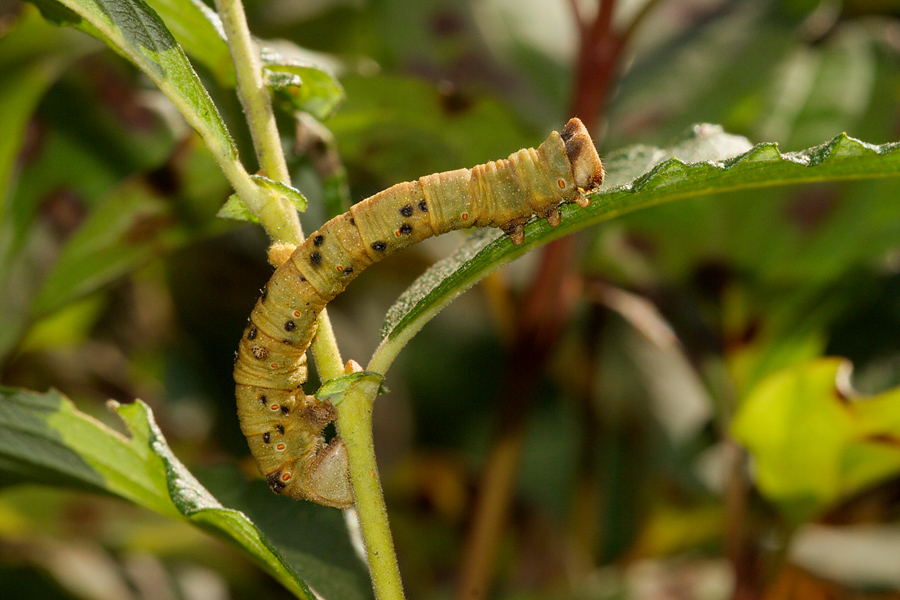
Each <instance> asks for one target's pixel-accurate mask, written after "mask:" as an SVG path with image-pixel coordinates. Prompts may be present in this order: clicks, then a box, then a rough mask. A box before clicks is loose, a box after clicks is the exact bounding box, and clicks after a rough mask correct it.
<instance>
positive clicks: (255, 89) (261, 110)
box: [216, 0, 291, 185]
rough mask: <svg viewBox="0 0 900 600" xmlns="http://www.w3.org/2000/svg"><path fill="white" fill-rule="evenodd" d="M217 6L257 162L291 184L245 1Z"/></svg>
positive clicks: (230, 0)
mask: <svg viewBox="0 0 900 600" xmlns="http://www.w3.org/2000/svg"><path fill="white" fill-rule="evenodd" d="M216 10H217V11H218V13H219V17H221V19H222V25H223V27H224V28H225V35H226V37H227V38H228V48H229V49H230V51H231V58H232V60H233V61H234V70H235V76H236V78H237V91H238V97H239V98H240V100H241V106H243V107H244V114H245V115H246V116H247V124H248V125H249V126H250V135H251V136H252V137H253V147H254V148H255V149H256V156H257V158H258V159H259V166H260V168H261V169H262V170H263V172H264V173H265V174H266V176H267V177H269V178H271V179H274V180H276V181H281V182H282V183H287V184H288V185H290V182H291V178H290V174H289V172H288V168H287V162H286V161H285V159H284V152H283V151H282V148H281V137H280V136H279V135H278V127H277V126H276V125H275V115H274V114H273V113H272V99H271V97H270V96H269V90H268V88H267V87H266V83H265V81H263V68H262V62H261V61H260V59H259V49H258V48H257V47H256V44H255V43H254V41H253V38H252V37H251V36H250V29H249V28H248V27H247V17H246V15H245V14H244V5H243V4H242V3H241V2H240V0H216Z"/></svg>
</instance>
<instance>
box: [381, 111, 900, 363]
mask: <svg viewBox="0 0 900 600" xmlns="http://www.w3.org/2000/svg"><path fill="white" fill-rule="evenodd" d="M748 145H749V143H748V142H747V141H746V140H744V139H743V138H738V137H736V136H731V135H727V134H725V133H724V132H722V130H721V128H719V127H716V126H710V125H699V126H696V127H695V128H694V129H693V134H692V137H690V138H688V139H687V140H685V141H684V142H682V143H681V144H679V145H678V146H676V147H674V148H673V149H671V150H669V151H665V150H661V149H658V148H647V147H635V148H631V149H626V150H623V151H621V152H617V153H616V154H614V155H612V156H610V157H607V159H606V160H605V164H606V169H607V172H608V174H609V176H608V180H607V183H606V184H605V189H603V190H602V191H599V192H594V193H592V194H590V195H589V197H590V199H591V205H590V206H588V207H587V208H586V209H580V208H578V207H577V205H575V204H568V205H564V206H563V207H562V208H561V210H560V212H561V214H562V223H561V224H560V225H559V226H558V227H555V228H554V227H550V225H548V224H547V222H546V221H532V222H531V223H530V224H529V225H527V226H526V229H525V241H524V243H523V244H522V245H520V246H514V245H513V244H512V242H511V241H509V240H508V239H507V238H506V237H505V236H502V235H501V234H500V233H499V231H487V230H484V231H479V232H477V233H475V234H474V235H473V236H472V237H471V239H470V240H468V241H467V242H466V243H465V244H464V245H463V246H462V247H460V249H459V250H457V252H456V253H455V254H454V255H452V256H450V257H448V258H447V259H445V260H443V261H440V262H439V263H437V264H435V265H434V266H433V267H432V268H431V269H429V270H428V271H427V272H426V273H425V274H424V275H423V276H422V277H420V278H419V279H417V280H416V282H414V283H413V285H412V286H411V287H410V288H409V289H408V290H407V292H406V293H404V294H403V296H401V298H400V299H399V300H398V301H397V303H396V304H395V305H394V306H393V307H392V308H391V310H390V311H389V312H388V315H387V316H386V318H385V322H384V326H383V328H382V335H383V338H384V339H383V340H382V344H381V346H380V347H379V349H378V351H377V353H376V354H383V355H384V357H386V359H388V360H391V359H392V358H391V357H392V356H393V355H395V354H396V353H397V352H398V351H399V348H397V347H395V346H396V345H397V344H399V345H401V346H402V345H403V344H405V340H407V339H408V338H409V337H410V336H412V335H413V334H414V333H415V332H416V331H418V330H419V329H420V328H421V327H422V326H423V325H424V323H425V322H427V321H428V320H430V319H431V318H432V317H433V316H434V315H435V314H436V313H437V312H438V311H440V310H441V309H442V308H443V307H444V306H446V305H447V304H448V303H449V302H450V301H451V300H452V299H453V298H455V297H456V296H457V295H459V294H460V293H462V292H463V291H465V290H466V289H468V288H469V287H471V286H472V285H474V284H475V283H477V282H478V281H479V280H481V279H482V278H483V277H485V276H486V275H487V274H489V273H491V272H492V271H495V270H496V269H498V268H500V267H501V266H502V265H505V264H507V263H509V262H510V261H512V260H514V259H516V258H518V257H519V256H522V255H523V254H525V253H526V252H529V251H530V250H532V249H534V248H537V247H539V246H542V245H544V244H547V243H548V242H550V241H552V240H555V239H557V238H560V237H562V236H564V235H568V234H570V233H574V232H576V231H579V230H581V229H585V228H587V227H590V226H592V225H596V224H598V223H602V222H604V221H607V220H610V219H612V218H615V217H618V216H620V215H624V214H627V213H630V212H634V211H636V210H640V209H644V208H648V207H651V206H656V205H658V204H662V203H664V202H671V201H673V200H678V199H682V198H689V197H694V196H701V195H706V194H713V193H721V192H728V191H733V190H738V189H748V188H760V187H767V186H781V185H789V184H797V183H809V182H823V181H838V180H846V179H861V178H866V177H893V176H896V175H898V174H900V152H898V151H897V150H898V149H900V144H898V143H892V144H884V145H882V146H873V145H871V144H866V143H864V142H860V141H858V140H854V139H852V138H850V137H848V136H846V135H845V134H841V135H839V136H837V137H835V138H834V139H833V140H831V141H830V142H827V143H826V144H822V145H821V146H816V147H814V148H809V149H808V150H805V151H803V152H793V153H784V154H782V153H781V152H779V150H778V147H777V145H776V144H766V143H763V144H758V145H756V146H753V147H752V148H750V149H747V150H745V148H746V147H747V146H748ZM736 151H741V153H740V154H737V155H736V156H735V153H736ZM681 156H684V157H685V158H684V159H682V158H679V157H681ZM729 157H730V158H729ZM383 360H385V359H384V358H378V359H377V361H376V360H375V359H373V363H375V362H377V363H378V364H379V366H381V364H382V361H383ZM371 364H372V363H370V367H371ZM378 370H379V371H381V370H382V369H381V368H379V369H378Z"/></svg>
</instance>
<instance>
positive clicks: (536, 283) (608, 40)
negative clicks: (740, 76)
mask: <svg viewBox="0 0 900 600" xmlns="http://www.w3.org/2000/svg"><path fill="white" fill-rule="evenodd" d="M654 3H655V2H654V1H653V0H651V2H650V4H654ZM571 5H572V12H573V16H574V18H575V20H576V21H577V24H578V30H579V32H580V46H579V52H578V62H577V65H576V69H575V77H576V82H575V96H574V98H573V102H572V114H573V115H575V116H578V117H580V118H581V120H582V121H583V122H584V124H585V126H586V127H587V128H588V129H589V130H591V131H596V129H597V125H598V124H599V123H600V122H601V121H602V119H603V115H604V113H605V109H606V106H605V102H606V99H607V96H608V93H609V89H610V82H611V81H612V80H613V78H614V77H615V76H616V75H617V73H618V64H619V61H620V59H621V56H622V50H623V48H624V47H625V42H626V41H627V40H628V39H629V38H630V36H631V33H632V32H633V31H634V24H632V25H631V26H629V27H628V29H627V30H626V32H625V33H624V34H619V33H616V32H614V31H613V30H612V17H613V14H614V12H615V5H616V3H615V0H605V1H600V3H599V5H598V7H597V14H596V16H595V18H594V20H593V21H592V22H591V23H587V22H585V21H584V17H583V15H582V13H581V11H580V9H579V6H578V4H577V1H575V0H573V2H572V3H571ZM646 13H647V11H641V13H640V14H639V15H638V18H639V19H643V17H644V16H645V15H646ZM573 243H574V240H573V239H572V238H563V239H561V240H558V241H556V242H553V243H552V244H550V245H548V246H547V247H546V248H545V249H544V252H543V255H542V258H541V266H540V269H539V271H538V273H537V275H536V276H535V279H534V280H533V282H532V284H531V286H530V288H529V290H528V291H527V293H526V296H525V299H524V301H523V304H522V309H521V312H520V314H519V317H518V320H517V321H518V322H517V327H516V336H515V338H514V340H513V343H512V348H511V351H510V364H509V368H508V371H507V372H508V376H507V383H506V385H505V386H504V390H505V394H504V397H503V399H502V402H501V407H500V414H499V422H498V425H497V433H496V435H495V438H494V440H493V443H492V446H491V450H490V451H489V454H488V457H487V460H486V464H485V468H484V474H483V476H482V478H481V482H480V486H479V490H480V492H479V497H478V500H477V503H476V507H475V515H474V518H473V524H472V530H471V531H470V534H469V539H468V541H467V544H466V550H465V554H464V555H463V564H462V566H461V572H460V585H459V597H460V598H465V599H466V600H476V599H480V598H485V597H487V595H488V591H489V587H490V585H491V581H492V579H493V574H494V568H495V558H496V551H497V548H498V546H499V543H500V538H501V536H502V533H503V531H504V528H505V525H506V515H507V514H508V512H509V506H510V504H511V502H512V494H513V487H514V484H515V478H516V473H517V471H518V466H519V460H520V458H521V454H522V445H523V443H524V433H525V429H526V426H527V424H528V417H529V414H530V411H531V407H532V405H533V403H534V400H535V390H536V389H537V387H538V386H537V383H538V378H539V376H540V373H541V372H542V370H543V366H544V363H545V362H546V359H547V357H548V356H549V354H550V350H551V349H552V347H553V345H554V343H555V342H556V340H557V338H558V337H559V335H560V333H561V332H562V331H563V330H564V329H565V325H566V323H567V322H568V320H569V317H570V315H571V312H572V309H573V308H574V306H575V304H576V302H577V299H578V295H579V290H578V288H579V281H580V280H579V278H578V275H577V274H576V273H575V272H574V270H573V269H572V264H573V262H574V258H575V250H574V246H573Z"/></svg>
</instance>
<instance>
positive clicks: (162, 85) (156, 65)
mask: <svg viewBox="0 0 900 600" xmlns="http://www.w3.org/2000/svg"><path fill="white" fill-rule="evenodd" d="M39 6H40V7H42V10H43V11H44V14H47V12H46V11H47V7H56V8H59V7H64V8H65V9H68V10H69V11H71V12H73V13H75V14H77V15H78V17H80V19H81V20H80V21H78V22H77V23H72V24H73V25H74V26H76V27H78V28H79V29H81V30H83V31H85V32H86V33H89V34H91V35H93V36H95V37H98V38H99V39H101V40H103V41H104V42H106V43H107V44H108V45H109V46H110V47H112V48H113V49H114V50H116V51H117V52H119V53H121V54H122V55H124V56H125V57H126V58H128V59H129V60H130V61H131V62H132V63H134V64H135V65H136V66H137V67H138V68H140V69H141V71H143V72H144V73H145V74H146V75H147V76H148V77H150V79H151V80H153V82H154V83H155V84H156V85H157V86H158V87H159V89H160V90H162V92H163V93H164V94H165V95H166V96H168V98H169V99H170V100H171V101H172V102H173V103H174V104H175V106H176V107H177V108H178V110H179V111H180V112H181V114H182V115H183V116H184V118H185V120H187V122H188V123H189V124H190V125H191V126H192V127H193V128H194V129H195V130H196V131H197V133H199V134H200V136H201V137H202V138H203V141H204V143H205V144H206V146H207V148H209V150H210V152H212V154H213V156H215V157H216V160H217V162H219V164H220V166H221V167H222V168H223V169H224V170H225V172H226V174H228V176H229V179H231V180H232V183H233V184H235V185H240V183H242V182H243V179H244V178H246V176H247V175H246V173H245V172H244V170H243V167H242V166H241V165H240V164H239V163H238V156H237V148H236V147H235V145H234V141H233V140H232V138H231V135H230V134H229V133H228V130H227V129H226V127H225V123H224V121H223V120H222V117H221V116H220V115H219V112H218V110H217V109H216V106H215V105H214V104H213V102H212V100H211V99H210V97H209V94H208V93H207V91H206V88H204V87H203V84H202V83H201V82H200V79H199V77H197V74H196V73H195V72H194V69H193V68H192V67H191V64H190V62H189V61H188V59H187V57H186V56H185V55H184V52H183V51H182V49H181V47H180V46H179V45H178V43H177V42H176V41H175V38H174V37H173V36H172V34H171V33H170V32H169V30H168V29H167V28H166V26H165V25H164V24H163V22H162V21H161V20H160V18H159V16H158V15H157V14H156V12H154V11H153V9H152V8H150V7H149V6H148V5H147V4H146V3H145V2H143V1H142V0H59V2H56V1H55V0H40V3H39ZM72 20H73V19H69V18H67V19H65V22H67V23H68V22H72Z"/></svg>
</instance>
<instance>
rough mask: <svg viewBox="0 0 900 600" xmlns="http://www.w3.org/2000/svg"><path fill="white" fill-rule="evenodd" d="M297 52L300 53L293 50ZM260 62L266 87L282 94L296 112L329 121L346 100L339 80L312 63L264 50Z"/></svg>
mask: <svg viewBox="0 0 900 600" xmlns="http://www.w3.org/2000/svg"><path fill="white" fill-rule="evenodd" d="M292 49H293V50H294V51H295V52H300V51H301V49H300V48H298V47H296V46H292ZM260 58H261V59H262V63H263V74H264V75H265V80H266V85H268V86H269V87H271V88H272V89H273V90H276V91H277V92H279V93H280V94H281V95H282V97H284V98H285V99H286V100H287V101H288V102H289V103H290V104H291V105H293V106H294V108H296V109H297V110H302V111H304V112H308V113H309V114H311V115H312V116H314V117H315V118H317V119H327V118H328V117H330V116H331V115H333V114H334V113H335V111H337V109H338V106H340V104H341V102H342V101H343V100H344V97H345V94H344V88H343V87H342V86H341V84H340V83H339V82H338V80H337V78H335V77H334V75H332V74H331V73H329V72H328V71H326V70H325V69H323V68H322V67H320V66H318V65H315V64H313V63H312V62H310V61H306V60H299V59H295V58H287V57H285V56H283V55H282V54H280V53H278V52H276V51H275V50H273V49H271V48H265V47H264V48H262V49H261V51H260Z"/></svg>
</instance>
